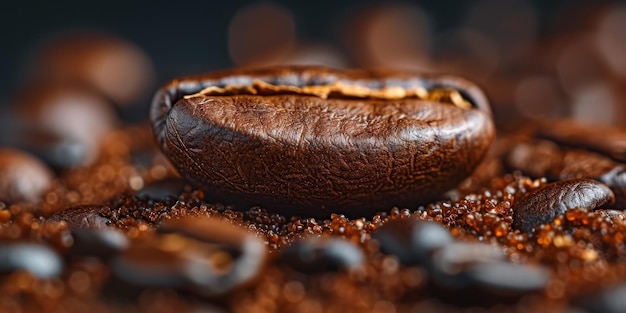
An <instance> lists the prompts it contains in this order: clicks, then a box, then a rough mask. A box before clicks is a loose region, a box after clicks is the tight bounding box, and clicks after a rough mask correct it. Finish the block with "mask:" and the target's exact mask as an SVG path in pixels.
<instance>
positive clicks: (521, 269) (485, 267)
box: [465, 262, 549, 297]
mask: <svg viewBox="0 0 626 313" xmlns="http://www.w3.org/2000/svg"><path fill="white" fill-rule="evenodd" d="M465 276H466V277H467V278H468V279H469V281H470V282H471V284H472V285H475V286H477V287H479V288H481V289H483V290H485V291H486V292H489V293H491V294H494V295H501V296H502V295H505V296H510V297H512V296H521V295H524V294H526V293H529V292H535V291H540V290H542V289H544V288H545V287H546V284H547V283H548V278H549V272H548V270H547V269H545V268H543V267H539V266H529V265H520V264H515V263H510V262H496V263H492V262H489V263H478V264H475V265H472V266H471V267H470V268H468V269H467V270H466V271H465Z"/></svg>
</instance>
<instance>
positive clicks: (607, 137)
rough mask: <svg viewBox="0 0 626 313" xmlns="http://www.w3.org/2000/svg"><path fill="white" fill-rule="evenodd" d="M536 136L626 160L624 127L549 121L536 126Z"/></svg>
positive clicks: (622, 160) (625, 131)
mask: <svg viewBox="0 0 626 313" xmlns="http://www.w3.org/2000/svg"><path fill="white" fill-rule="evenodd" d="M537 136H538V137H539V138H546V139H549V140H552V141H554V142H557V143H560V144H564V145H568V146H572V147H579V148H584V149H588V150H592V151H596V152H598V153H600V154H604V155H606V156H609V157H611V158H613V159H615V160H618V161H621V162H626V129H623V128H620V127H609V126H600V125H586V124H583V123H581V122H576V121H574V120H559V121H549V122H546V123H544V124H542V125H541V126H540V127H539V128H538V130H537Z"/></svg>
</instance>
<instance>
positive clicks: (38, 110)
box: [13, 83, 119, 168]
mask: <svg viewBox="0 0 626 313" xmlns="http://www.w3.org/2000/svg"><path fill="white" fill-rule="evenodd" d="M13 109H14V111H15V112H16V113H17V118H19V120H20V121H21V123H22V125H18V127H19V128H20V129H18V130H17V131H18V132H17V134H18V138H17V142H16V144H17V145H19V146H21V147H24V148H25V149H28V150H29V151H33V152H34V153H37V154H38V155H41V156H42V158H43V159H45V160H47V161H49V162H50V163H51V165H53V166H55V167H59V168H67V167H74V166H78V165H86V164H89V163H91V162H92V161H94V159H95V158H96V157H97V156H98V152H99V148H100V142H101V140H102V139H103V138H104V136H105V135H106V134H108V133H109V132H111V131H112V130H113V129H115V127H116V126H117V125H118V123H119V120H118V118H117V116H116V113H115V110H114V108H113V106H112V105H111V104H110V103H109V102H108V101H107V100H106V99H105V98H103V97H102V96H100V95H99V94H97V93H95V92H94V91H93V90H90V89H88V88H84V87H82V86H79V85H75V84H71V85H70V84H57V83H54V84H46V85H43V84H42V85H37V86H28V87H26V88H24V90H23V91H22V92H21V93H20V94H18V96H17V97H16V98H15V99H14V103H13Z"/></svg>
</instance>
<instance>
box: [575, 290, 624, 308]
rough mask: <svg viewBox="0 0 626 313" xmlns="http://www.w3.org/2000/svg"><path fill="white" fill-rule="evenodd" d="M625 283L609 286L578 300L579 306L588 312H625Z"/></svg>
mask: <svg viewBox="0 0 626 313" xmlns="http://www.w3.org/2000/svg"><path fill="white" fill-rule="evenodd" d="M624 294H626V283H621V284H617V285H614V286H609V287H607V288H604V289H602V290H599V291H598V292H596V293H595V294H592V295H590V296H588V297H585V298H583V299H581V300H580V301H578V304H579V306H580V307H582V308H583V309H585V312H589V313H624V312H626V297H624Z"/></svg>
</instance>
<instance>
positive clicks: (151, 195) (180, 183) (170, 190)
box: [135, 178, 187, 200]
mask: <svg viewBox="0 0 626 313" xmlns="http://www.w3.org/2000/svg"><path fill="white" fill-rule="evenodd" d="M186 186H187V182H186V181H185V180H183V179H180V178H168V179H164V180H158V181H154V182H151V183H149V184H148V185H146V186H144V187H143V188H141V189H140V190H139V191H137V193H136V194H135V195H136V196H137V197H139V198H143V197H145V198H148V199H151V200H165V199H167V198H168V197H178V196H179V195H180V194H181V193H183V191H185V187H186Z"/></svg>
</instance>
